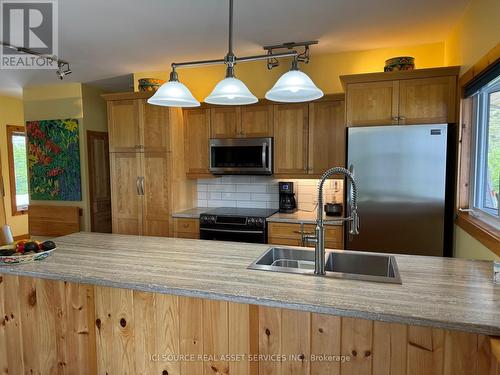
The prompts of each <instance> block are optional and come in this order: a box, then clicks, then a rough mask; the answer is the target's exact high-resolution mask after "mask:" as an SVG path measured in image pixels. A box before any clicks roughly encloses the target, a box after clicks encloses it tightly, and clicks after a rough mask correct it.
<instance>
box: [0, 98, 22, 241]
mask: <svg viewBox="0 0 500 375" xmlns="http://www.w3.org/2000/svg"><path fill="white" fill-rule="evenodd" d="M7 125H17V126H24V118H23V101H22V100H21V99H17V98H12V97H7V96H0V160H1V162H2V174H3V183H4V189H5V197H4V205H5V214H6V218H7V224H9V225H10V227H11V229H12V233H13V235H14V236H20V235H23V234H27V233H28V215H18V216H12V209H11V199H10V185H9V184H10V176H9V159H8V153H7V130H6V129H7Z"/></svg>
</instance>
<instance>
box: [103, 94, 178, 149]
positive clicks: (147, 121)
mask: <svg viewBox="0 0 500 375" xmlns="http://www.w3.org/2000/svg"><path fill="white" fill-rule="evenodd" d="M175 111H180V110H179V109H178V110H175V109H171V110H169V109H168V108H165V107H161V106H156V105H150V104H147V102H146V100H145V99H128V100H112V101H108V131H109V151H110V152H136V151H152V152H168V151H170V140H169V137H168V129H169V124H170V122H171V121H173V119H174V118H175V115H174V114H173V112H175Z"/></svg>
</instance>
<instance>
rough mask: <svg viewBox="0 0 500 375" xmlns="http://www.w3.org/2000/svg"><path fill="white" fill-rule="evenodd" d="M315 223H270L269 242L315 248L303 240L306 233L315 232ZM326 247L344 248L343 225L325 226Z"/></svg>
mask: <svg viewBox="0 0 500 375" xmlns="http://www.w3.org/2000/svg"><path fill="white" fill-rule="evenodd" d="M314 228H315V225H314V224H290V223H269V228H268V243H269V244H273V245H289V246H306V247H311V248H313V247H314V245H313V244H309V243H307V242H306V241H304V240H303V238H304V236H305V235H308V234H314V230H315V229H314ZM325 247H326V248H327V249H343V248H344V232H343V227H342V226H341V225H339V226H335V225H326V226H325Z"/></svg>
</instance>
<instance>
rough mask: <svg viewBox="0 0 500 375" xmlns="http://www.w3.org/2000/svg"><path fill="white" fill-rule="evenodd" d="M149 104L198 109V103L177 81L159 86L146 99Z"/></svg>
mask: <svg viewBox="0 0 500 375" xmlns="http://www.w3.org/2000/svg"><path fill="white" fill-rule="evenodd" d="M148 103H149V104H154V105H162V106H165V107H199V106H200V102H199V101H198V100H196V99H195V98H194V96H193V94H191V91H189V89H188V88H187V87H186V86H185V85H183V84H182V83H180V82H179V81H172V80H171V81H168V82H167V83H164V84H163V85H161V86H160V88H159V89H158V90H157V91H156V93H155V94H154V95H153V96H152V97H151V98H149V99H148Z"/></svg>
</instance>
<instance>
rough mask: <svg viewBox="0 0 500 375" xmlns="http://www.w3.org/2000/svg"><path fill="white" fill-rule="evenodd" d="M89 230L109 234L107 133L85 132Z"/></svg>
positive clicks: (109, 190)
mask: <svg viewBox="0 0 500 375" xmlns="http://www.w3.org/2000/svg"><path fill="white" fill-rule="evenodd" d="M87 155H88V174H89V198H90V230H91V231H92V232H101V233H111V186H110V177H109V147H108V133H105V132H94V131H89V130H88V131H87Z"/></svg>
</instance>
